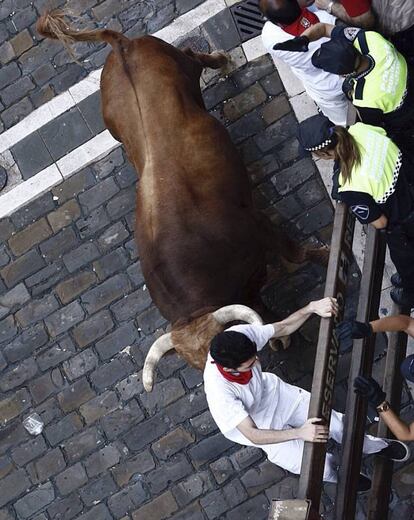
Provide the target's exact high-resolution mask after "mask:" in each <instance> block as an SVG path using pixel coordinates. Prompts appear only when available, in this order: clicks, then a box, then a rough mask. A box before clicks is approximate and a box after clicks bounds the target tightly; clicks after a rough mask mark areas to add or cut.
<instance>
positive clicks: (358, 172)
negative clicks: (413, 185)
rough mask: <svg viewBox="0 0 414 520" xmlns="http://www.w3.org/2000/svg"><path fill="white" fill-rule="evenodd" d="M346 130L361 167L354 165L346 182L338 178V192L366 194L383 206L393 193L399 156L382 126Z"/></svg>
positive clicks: (355, 127)
mask: <svg viewBox="0 0 414 520" xmlns="http://www.w3.org/2000/svg"><path fill="white" fill-rule="evenodd" d="M348 131H349V133H350V134H351V135H352V136H353V137H354V139H355V141H356V143H357V146H358V148H359V151H360V154H361V164H359V165H354V167H353V168H352V174H351V178H350V179H349V180H348V181H347V182H345V180H344V179H343V177H342V174H340V175H339V184H340V187H339V189H338V191H339V192H343V191H361V192H363V193H368V195H371V196H372V198H373V199H374V200H375V202H377V204H383V203H384V202H386V200H387V199H388V197H389V196H390V195H392V194H393V193H394V191H395V185H396V184H397V180H398V174H399V171H400V168H401V163H402V153H401V151H400V149H399V148H398V146H397V145H396V144H395V143H394V142H393V141H391V139H390V138H389V137H387V134H386V132H385V130H384V129H383V128H381V127H378V126H371V125H365V124H363V123H356V124H355V125H353V126H351V127H350V128H349V130H348Z"/></svg>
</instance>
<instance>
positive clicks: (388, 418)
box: [354, 376, 414, 441]
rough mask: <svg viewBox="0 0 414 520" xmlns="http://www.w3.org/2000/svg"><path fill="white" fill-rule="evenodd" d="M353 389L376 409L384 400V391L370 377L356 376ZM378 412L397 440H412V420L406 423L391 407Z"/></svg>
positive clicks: (413, 438)
mask: <svg viewBox="0 0 414 520" xmlns="http://www.w3.org/2000/svg"><path fill="white" fill-rule="evenodd" d="M354 391H355V392H356V393H357V394H358V395H360V396H361V397H365V398H366V399H368V401H369V402H370V403H371V404H372V405H373V406H374V407H375V408H376V409H377V410H378V407H379V406H381V405H382V404H383V403H384V402H385V400H386V399H385V397H386V395H385V392H384V391H383V390H382V388H381V387H380V385H379V384H378V383H377V381H376V380H375V379H374V378H372V377H364V376H358V377H356V378H355V380H354ZM378 413H379V415H380V417H381V418H382V419H383V420H384V422H385V424H386V425H387V426H388V428H389V429H390V430H391V432H392V433H393V434H394V435H395V436H396V437H397V439H398V440H400V441H412V440H414V422H413V423H411V424H409V425H408V424H407V423H405V422H404V421H403V420H402V419H400V418H399V417H398V416H397V414H396V413H395V412H394V411H393V410H391V409H388V410H387V411H384V412H378Z"/></svg>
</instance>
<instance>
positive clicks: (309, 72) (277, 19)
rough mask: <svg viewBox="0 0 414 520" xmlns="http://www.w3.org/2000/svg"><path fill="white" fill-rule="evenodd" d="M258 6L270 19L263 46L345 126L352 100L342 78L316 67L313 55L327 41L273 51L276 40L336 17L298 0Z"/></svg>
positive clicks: (332, 21)
mask: <svg viewBox="0 0 414 520" xmlns="http://www.w3.org/2000/svg"><path fill="white" fill-rule="evenodd" d="M259 5H260V9H261V11H262V13H263V14H264V16H266V18H267V19H268V21H267V22H266V23H265V24H264V27H263V30H262V41H263V45H264V47H265V49H266V50H267V52H269V53H270V55H271V56H272V58H273V60H274V61H275V65H276V66H277V60H278V59H279V60H282V61H283V62H285V63H286V64H287V65H289V66H290V67H291V69H292V72H293V73H294V74H295V75H296V76H297V77H298V78H299V79H300V80H301V81H302V83H303V86H304V87H305V90H306V92H307V93H308V94H309V96H310V97H311V98H312V99H313V100H314V101H315V103H316V104H317V105H318V107H319V108H320V109H321V111H322V112H323V113H324V115H325V116H326V117H328V118H329V119H330V120H331V121H332V122H333V123H335V124H336V125H346V122H347V114H348V107H349V102H348V100H347V98H346V97H345V94H344V93H343V92H342V83H343V78H341V77H340V76H336V75H335V74H331V73H329V72H324V71H321V70H320V69H317V68H316V67H314V65H313V64H312V61H311V58H312V54H313V53H314V52H315V51H316V50H317V49H318V48H319V47H320V46H321V45H322V43H324V41H328V40H327V39H326V40H325V39H324V40H318V41H317V42H312V43H311V44H310V45H309V50H308V51H307V52H303V53H302V52H301V53H296V52H288V51H281V50H273V47H274V45H276V44H277V43H283V42H285V41H287V40H290V39H292V38H294V37H296V36H300V35H301V34H302V32H303V31H304V30H305V29H307V28H308V27H310V26H311V25H314V24H316V23H318V22H324V23H329V24H333V25H334V24H335V21H336V18H335V17H334V16H332V15H330V14H329V13H327V12H326V11H319V10H317V11H315V12H311V11H309V10H308V9H307V8H306V7H301V6H300V5H299V3H298V2H297V0H260V4H259ZM311 46H312V48H311Z"/></svg>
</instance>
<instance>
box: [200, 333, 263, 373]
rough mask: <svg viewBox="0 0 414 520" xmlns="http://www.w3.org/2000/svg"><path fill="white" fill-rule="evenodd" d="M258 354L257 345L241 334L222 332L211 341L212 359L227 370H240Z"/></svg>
mask: <svg viewBox="0 0 414 520" xmlns="http://www.w3.org/2000/svg"><path fill="white" fill-rule="evenodd" d="M256 354H257V347H256V343H254V342H253V341H251V340H250V339H249V338H248V337H247V336H245V335H244V334H242V333H241V332H235V331H232V330H230V331H227V332H220V334H217V335H216V336H214V338H213V339H212V340H211V344H210V355H211V357H212V358H213V359H214V361H215V362H216V363H218V364H219V365H221V366H223V367H226V368H233V369H235V368H238V367H239V366H240V365H242V364H243V363H245V362H246V361H247V360H248V359H250V358H251V357H253V356H255V355H256Z"/></svg>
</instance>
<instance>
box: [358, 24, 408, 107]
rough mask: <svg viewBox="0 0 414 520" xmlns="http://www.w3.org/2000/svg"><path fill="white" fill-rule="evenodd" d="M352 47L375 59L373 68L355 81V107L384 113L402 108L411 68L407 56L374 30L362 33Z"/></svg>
mask: <svg viewBox="0 0 414 520" xmlns="http://www.w3.org/2000/svg"><path fill="white" fill-rule="evenodd" d="M353 45H354V47H355V48H356V49H357V50H358V51H359V52H360V53H361V54H363V55H368V56H370V57H371V58H372V60H373V67H372V69H371V70H370V71H369V72H368V73H367V74H366V75H364V76H363V77H361V78H359V79H356V80H355V85H354V92H353V104H354V105H355V106H356V107H362V108H379V109H380V110H382V112H384V113H385V114H388V113H389V112H393V111H394V110H397V109H398V108H400V106H401V105H402V103H403V101H404V98H405V95H406V90H407V77H408V69H407V62H406V61H405V59H404V57H403V56H402V55H401V54H400V53H399V52H398V51H397V50H396V49H395V47H394V46H393V45H392V44H391V43H390V42H389V41H387V40H386V39H385V38H383V37H382V36H381V35H380V34H378V33H376V32H373V31H361V32H360V33H359V34H358V36H357V37H356V38H355V40H354V42H353Z"/></svg>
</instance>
